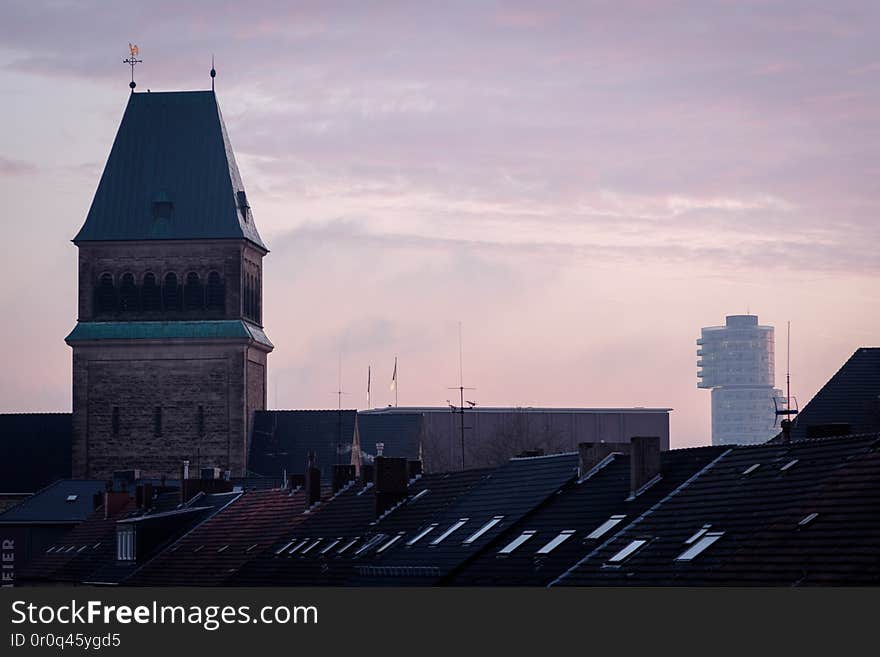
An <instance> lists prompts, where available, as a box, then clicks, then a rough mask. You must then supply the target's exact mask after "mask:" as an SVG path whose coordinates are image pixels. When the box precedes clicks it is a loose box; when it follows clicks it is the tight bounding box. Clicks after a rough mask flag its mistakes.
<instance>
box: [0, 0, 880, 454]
mask: <svg viewBox="0 0 880 657" xmlns="http://www.w3.org/2000/svg"><path fill="white" fill-rule="evenodd" d="M277 4H279V3H276V2H263V1H261V0H252V1H250V2H246V3H242V2H235V3H232V2H220V1H214V2H206V3H192V4H190V3H186V5H185V6H181V3H176V2H174V3H172V2H150V3H142V4H140V5H134V6H130V5H125V4H123V5H119V4H117V5H112V6H111V5H108V4H107V3H104V2H92V3H88V2H79V3H75V6H74V3H68V2H45V3H40V2H35V1H32V0H28V1H20V2H19V1H13V2H4V3H3V7H2V9H0V88H2V89H3V103H2V104H0V197H2V198H3V201H4V210H3V216H4V219H3V224H4V226H5V228H6V245H7V247H6V249H5V254H6V255H5V262H6V264H5V265H4V276H3V278H2V280H0V300H2V304H3V307H4V308H5V310H6V312H5V314H4V319H5V321H4V322H3V323H2V325H0V338H2V341H3V344H4V345H5V346H4V353H5V363H4V367H3V368H2V369H0V411H15V410H21V411H29V410H69V408H70V352H69V349H68V347H67V346H66V345H65V344H64V342H63V338H64V336H65V335H66V334H67V332H68V331H69V330H70V329H71V328H72V327H73V324H74V319H75V298H74V295H75V275H76V249H75V247H74V246H73V245H72V244H71V243H70V239H71V238H72V237H73V235H74V234H75V233H76V231H77V229H78V228H79V227H80V225H81V224H82V221H83V219H84V217H85V215H86V212H87V211H88V207H89V204H90V202H91V199H92V195H93V194H94V190H95V187H96V186H97V183H98V179H99V176H100V173H101V170H102V167H103V164H104V161H105V160H106V157H107V155H108V153H109V150H110V145H111V143H112V140H113V136H114V134H115V131H116V128H117V125H118V122H119V119H120V118H121V116H122V111H123V109H124V106H125V102H126V99H127V94H128V86H127V84H128V73H129V72H128V68H127V67H126V66H125V65H123V64H122V61H121V60H122V59H123V58H124V57H125V56H126V54H127V43H128V42H129V41H131V42H133V43H136V44H138V45H139V46H140V54H141V58H142V59H143V60H144V63H143V64H141V65H140V66H139V68H138V70H137V80H138V85H139V86H138V89H139V90H146V89H147V88H151V89H153V90H156V91H159V90H172V89H202V88H207V87H208V86H209V84H210V79H209V78H208V69H209V68H210V57H211V53H214V54H215V56H216V61H217V70H218V76H217V91H218V95H219V99H220V103H221V107H222V109H223V113H224V117H225V119H226V124H227V127H228V129H229V134H230V138H231V140H232V143H233V146H234V148H235V150H236V157H237V160H238V164H239V168H240V169H241V173H242V177H243V179H244V181H245V185H246V186H247V189H248V198H249V200H250V202H251V205H252V207H253V210H254V216H255V218H256V221H257V225H258V226H259V227H260V230H261V232H262V235H263V237H264V239H265V240H266V242H267V243H268V245H269V248H270V249H272V252H271V253H270V254H269V256H268V257H267V258H266V261H265V288H266V289H265V313H264V315H265V317H264V320H265V324H266V329H267V332H268V334H269V336H270V337H271V338H272V340H273V341H274V342H275V344H276V350H275V352H274V354H272V356H270V367H269V402H270V406H271V407H274V408H319V407H335V404H336V397H335V394H334V391H335V390H336V387H337V380H336V379H337V361H338V354H339V352H340V351H341V352H342V354H343V370H344V371H343V377H344V384H343V385H344V388H345V389H346V390H347V391H348V392H349V393H350V394H349V395H348V396H346V397H345V398H344V403H345V405H346V406H358V407H364V406H365V405H366V392H365V387H366V370H367V365H368V364H370V363H372V366H373V372H374V387H373V390H374V394H373V402H374V405H384V404H386V403H388V402H389V401H391V400H392V399H393V394H392V393H390V392H389V391H388V381H389V379H390V377H391V368H392V365H393V360H394V356H395V355H398V356H399V359H400V403H401V405H404V404H432V405H433V404H439V405H442V404H444V403H445V400H446V399H447V397H449V392H448V391H447V390H446V388H447V387H448V386H452V385H457V384H458V344H457V340H458V337H457V335H458V322H459V320H460V321H462V322H463V327H464V328H463V332H464V376H465V379H466V381H465V383H466V385H472V386H475V387H477V388H478V390H477V391H476V392H475V393H473V394H474V398H475V399H476V400H477V401H478V402H479V403H480V404H481V405H555V406H671V407H673V408H675V409H676V410H675V412H674V413H673V417H672V442H673V445H676V446H687V445H697V444H705V443H707V442H708V441H709V428H708V426H709V425H708V422H709V413H708V409H709V393H708V392H707V391H701V390H697V388H696V355H695V350H696V346H695V344H694V340H695V339H696V338H697V337H698V335H699V329H700V327H701V326H705V325H712V324H719V323H723V321H724V315H725V314H731V313H742V312H745V311H746V309H750V310H751V311H752V312H753V313H757V314H759V316H760V319H761V322H762V323H769V324H775V325H776V326H777V333H778V336H777V337H778V338H780V340H779V344H778V355H779V358H778V359H777V360H778V367H777V372H778V378H777V383H780V382H781V381H782V379H783V378H784V376H783V373H784V347H783V344H782V343H783V340H784V325H785V321H786V320H789V319H790V320H791V321H792V326H793V329H792V331H793V356H792V375H793V387H794V392H795V393H796V394H797V395H798V396H799V397H800V399H801V403H802V404H803V403H805V402H806V401H807V400H808V399H809V398H810V397H811V396H812V395H813V394H814V393H815V392H816V390H817V389H818V388H819V387H820V386H821V385H822V384H823V383H824V382H825V381H826V380H827V379H828V378H829V376H831V375H832V374H833V373H834V371H836V369H837V368H838V367H839V366H840V365H841V364H842V363H843V361H844V360H845V359H846V358H847V357H848V356H849V355H850V354H851V353H852V352H853V351H854V350H855V349H856V348H857V347H859V346H864V345H877V344H878V342H880V340H878V339H877V336H878V330H880V304H878V303H877V297H878V292H877V280H878V273H880V249H878V241H880V222H878V210H880V183H878V180H880V51H878V49H877V47H876V43H877V33H878V27H880V4H878V3H876V2H873V1H866V2H835V3H827V2H823V3H819V2H802V1H798V2H785V3H783V2H776V3H773V2H761V3H757V2H756V3H752V2H742V1H737V2H705V1H693V2H665V3H664V2H653V1H652V2H618V1H613V2H592V3H587V2H573V3H552V2H541V3H537V2H533V3H529V4H525V3H523V4H522V5H519V4H517V3H512V2H504V3H502V2H497V3H496V2H485V3H479V2H470V1H469V2H444V3H430V4H429V3H363V2H351V3H327V2H315V3H292V4H295V6H294V7H293V8H285V9H281V10H279V9H278V8H277V7H276V5H277ZM432 4H433V5H435V6H431V5H432ZM368 5H369V9H367V6H368ZM276 390H277V392H276Z"/></svg>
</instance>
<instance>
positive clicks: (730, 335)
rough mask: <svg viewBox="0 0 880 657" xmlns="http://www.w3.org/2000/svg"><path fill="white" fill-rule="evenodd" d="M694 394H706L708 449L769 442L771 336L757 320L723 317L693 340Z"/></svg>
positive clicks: (772, 430) (772, 431) (774, 395)
mask: <svg viewBox="0 0 880 657" xmlns="http://www.w3.org/2000/svg"><path fill="white" fill-rule="evenodd" d="M697 356H698V360H697V367H699V368H700V369H699V370H698V371H697V378H698V379H699V381H698V383H697V387H698V388H708V389H710V390H711V391H712V444H713V445H728V444H754V443H762V442H765V441H766V440H769V439H770V438H772V437H773V436H774V435H776V433H778V431H779V429H778V428H776V427H775V420H776V416H775V410H776V407H775V405H774V399H780V398H781V397H782V393H781V391H779V390H778V389H776V388H775V387H774V385H775V360H774V330H773V327H772V326H761V325H759V324H758V317H757V315H728V316H727V318H726V320H725V325H724V326H708V327H706V328H704V329H703V330H702V335H701V337H700V339H698V340H697Z"/></svg>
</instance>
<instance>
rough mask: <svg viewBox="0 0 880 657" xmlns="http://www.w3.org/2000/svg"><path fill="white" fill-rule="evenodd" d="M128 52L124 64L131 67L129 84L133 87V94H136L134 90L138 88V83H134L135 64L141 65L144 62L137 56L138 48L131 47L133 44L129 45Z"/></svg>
mask: <svg viewBox="0 0 880 657" xmlns="http://www.w3.org/2000/svg"><path fill="white" fill-rule="evenodd" d="M128 51H129V55H128V58H127V59H123V60H122V62H123V63H124V64H128V65H129V66H131V82H130V83H129V85H128V86H129V87H131V91H132V93H134V88H135V87H136V86H137V83H136V82H135V81H134V66H135V64H140V63H141V62H143V60H142V59H138V58H137V56H138V47H137V46H133V45H131V43H129V44H128Z"/></svg>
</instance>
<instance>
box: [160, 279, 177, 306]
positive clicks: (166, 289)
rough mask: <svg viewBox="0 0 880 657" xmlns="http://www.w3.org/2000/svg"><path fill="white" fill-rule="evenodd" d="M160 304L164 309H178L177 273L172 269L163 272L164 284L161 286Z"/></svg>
mask: <svg viewBox="0 0 880 657" xmlns="http://www.w3.org/2000/svg"><path fill="white" fill-rule="evenodd" d="M162 305H163V306H164V307H165V310H179V309H180V289H179V287H178V285H177V274H175V273H174V272H173V271H170V272H168V273H167V274H165V284H164V285H163V286H162Z"/></svg>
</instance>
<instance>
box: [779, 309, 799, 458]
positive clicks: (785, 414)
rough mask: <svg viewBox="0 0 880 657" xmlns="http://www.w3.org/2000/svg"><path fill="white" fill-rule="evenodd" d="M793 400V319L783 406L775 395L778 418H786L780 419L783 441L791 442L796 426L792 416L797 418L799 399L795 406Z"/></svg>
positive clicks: (787, 354) (787, 339)
mask: <svg viewBox="0 0 880 657" xmlns="http://www.w3.org/2000/svg"><path fill="white" fill-rule="evenodd" d="M791 401H792V396H791V320H789V321H788V331H787V336H786V347H785V404H784V406H783V408H781V409H780V408H779V401H778V400H777V398H776V397H773V406H774V409H775V415H776V419H777V420H779V418H780V417H782V418H784V419H782V420H779V426H780V427H781V428H782V442H785V443H788V442H791V428H792V427H793V426H794V420H793V419H790V418H795V416H797V414H798V410H799V409H798V402H797V399H796V398H795V400H794V408H792V406H791ZM795 419H796V418H795ZM775 424H776V422H774V426H775Z"/></svg>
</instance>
